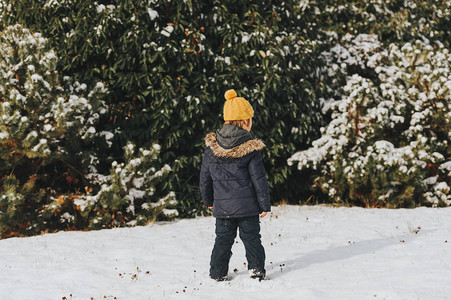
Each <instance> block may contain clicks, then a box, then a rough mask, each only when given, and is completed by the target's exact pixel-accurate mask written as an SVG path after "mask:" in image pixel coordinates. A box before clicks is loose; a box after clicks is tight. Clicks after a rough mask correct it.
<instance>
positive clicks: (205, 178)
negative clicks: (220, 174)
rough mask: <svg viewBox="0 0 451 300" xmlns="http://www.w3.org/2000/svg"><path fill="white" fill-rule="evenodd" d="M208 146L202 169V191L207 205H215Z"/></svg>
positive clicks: (200, 183) (200, 184)
mask: <svg viewBox="0 0 451 300" xmlns="http://www.w3.org/2000/svg"><path fill="white" fill-rule="evenodd" d="M206 152H207V148H205V151H204V156H203V157H202V166H201V169H200V182H199V187H200V193H201V195H202V200H203V202H204V205H205V207H210V206H213V199H214V198H213V179H212V178H211V175H210V170H209V168H208V155H207V153H206Z"/></svg>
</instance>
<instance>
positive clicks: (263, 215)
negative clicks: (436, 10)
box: [260, 211, 268, 218]
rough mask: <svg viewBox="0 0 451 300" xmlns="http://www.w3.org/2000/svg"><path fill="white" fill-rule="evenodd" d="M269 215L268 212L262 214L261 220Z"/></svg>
mask: <svg viewBox="0 0 451 300" xmlns="http://www.w3.org/2000/svg"><path fill="white" fill-rule="evenodd" d="M267 214H268V212H266V211H264V212H263V213H262V214H261V216H260V218H264V217H265V216H266V215H267Z"/></svg>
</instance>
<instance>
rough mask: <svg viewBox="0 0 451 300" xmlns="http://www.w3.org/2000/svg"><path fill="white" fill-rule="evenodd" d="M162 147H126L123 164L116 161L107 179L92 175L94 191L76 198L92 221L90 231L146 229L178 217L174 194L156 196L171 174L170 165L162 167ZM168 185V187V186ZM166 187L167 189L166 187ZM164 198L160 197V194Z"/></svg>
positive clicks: (88, 189) (79, 208)
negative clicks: (166, 176) (127, 228)
mask: <svg viewBox="0 0 451 300" xmlns="http://www.w3.org/2000/svg"><path fill="white" fill-rule="evenodd" d="M160 151H161V147H160V145H158V144H154V145H153V146H152V147H150V148H149V149H145V148H139V149H138V153H137V151H136V146H135V145H133V144H132V143H128V144H127V145H126V146H125V147H124V155H125V157H124V162H123V163H118V162H116V161H114V162H113V163H112V164H111V173H110V175H108V176H99V175H97V176H96V175H93V178H92V179H93V180H92V182H91V183H92V184H93V185H94V186H95V189H98V186H100V189H99V191H98V192H97V193H93V192H92V188H91V187H89V188H87V191H86V192H87V195H83V196H78V197H76V199H75V201H74V204H75V205H76V206H77V210H79V211H80V213H81V215H82V216H84V217H85V218H87V219H88V220H89V228H91V229H99V228H110V227H113V226H133V225H144V224H147V223H149V222H151V221H155V220H156V219H157V217H158V218H159V219H172V218H174V217H176V216H178V211H177V209H175V206H176V204H177V200H176V198H175V193H174V192H169V193H168V194H167V195H166V196H164V197H163V198H161V199H158V197H157V196H156V194H155V192H156V190H157V188H158V187H159V185H158V184H159V183H160V182H161V180H162V179H164V178H165V175H166V174H168V173H169V172H170V171H171V167H170V166H169V165H164V166H163V167H161V165H160V164H159V161H160ZM166 185H167V184H166ZM163 186H164V185H163ZM160 194H161V193H160Z"/></svg>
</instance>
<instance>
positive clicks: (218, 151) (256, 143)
mask: <svg viewBox="0 0 451 300" xmlns="http://www.w3.org/2000/svg"><path fill="white" fill-rule="evenodd" d="M205 146H206V147H209V148H210V149H211V151H212V152H213V155H214V156H217V157H223V158H240V157H243V156H245V155H247V154H249V153H252V152H254V151H261V150H263V148H265V144H264V143H263V142H262V141H261V140H259V139H252V140H248V141H246V142H244V143H242V144H240V145H238V146H236V147H234V148H231V149H224V148H223V147H221V145H219V144H218V141H217V140H216V133H214V132H210V133H208V134H207V136H206V137H205Z"/></svg>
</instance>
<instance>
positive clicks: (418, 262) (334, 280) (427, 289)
mask: <svg viewBox="0 0 451 300" xmlns="http://www.w3.org/2000/svg"><path fill="white" fill-rule="evenodd" d="M262 240H263V243H264V246H265V248H266V256H267V264H266V265H267V275H268V277H269V279H270V280H267V281H262V282H258V281H256V280H253V279H250V278H249V277H248V273H247V270H246V265H245V262H246V259H245V256H244V247H243V244H242V243H241V241H240V240H239V239H237V243H236V244H235V245H234V248H233V252H234V254H233V256H232V260H231V263H230V271H229V274H230V275H231V276H232V277H233V279H232V280H231V281H229V282H220V283H218V282H216V281H213V280H211V279H209V277H208V269H209V258H210V251H211V248H212V246H213V242H214V218H212V217H201V218H196V219H191V220H180V221H177V222H172V223H157V224H152V225H149V226H145V227H135V228H118V229H112V230H101V231H92V232H60V233H56V234H46V235H42V236H36V237H30V238H12V239H6V240H1V241H0V299H8V300H9V299H91V297H92V298H93V299H233V300H238V299H451V284H450V282H451V208H443V209H433V208H418V209H412V210H405V209H400V210H386V209H361V208H331V207H322V206H314V207H306V206H303V207H298V206H281V207H273V212H272V213H271V215H268V216H267V217H266V218H264V219H262ZM234 269H236V270H235V272H234Z"/></svg>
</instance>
